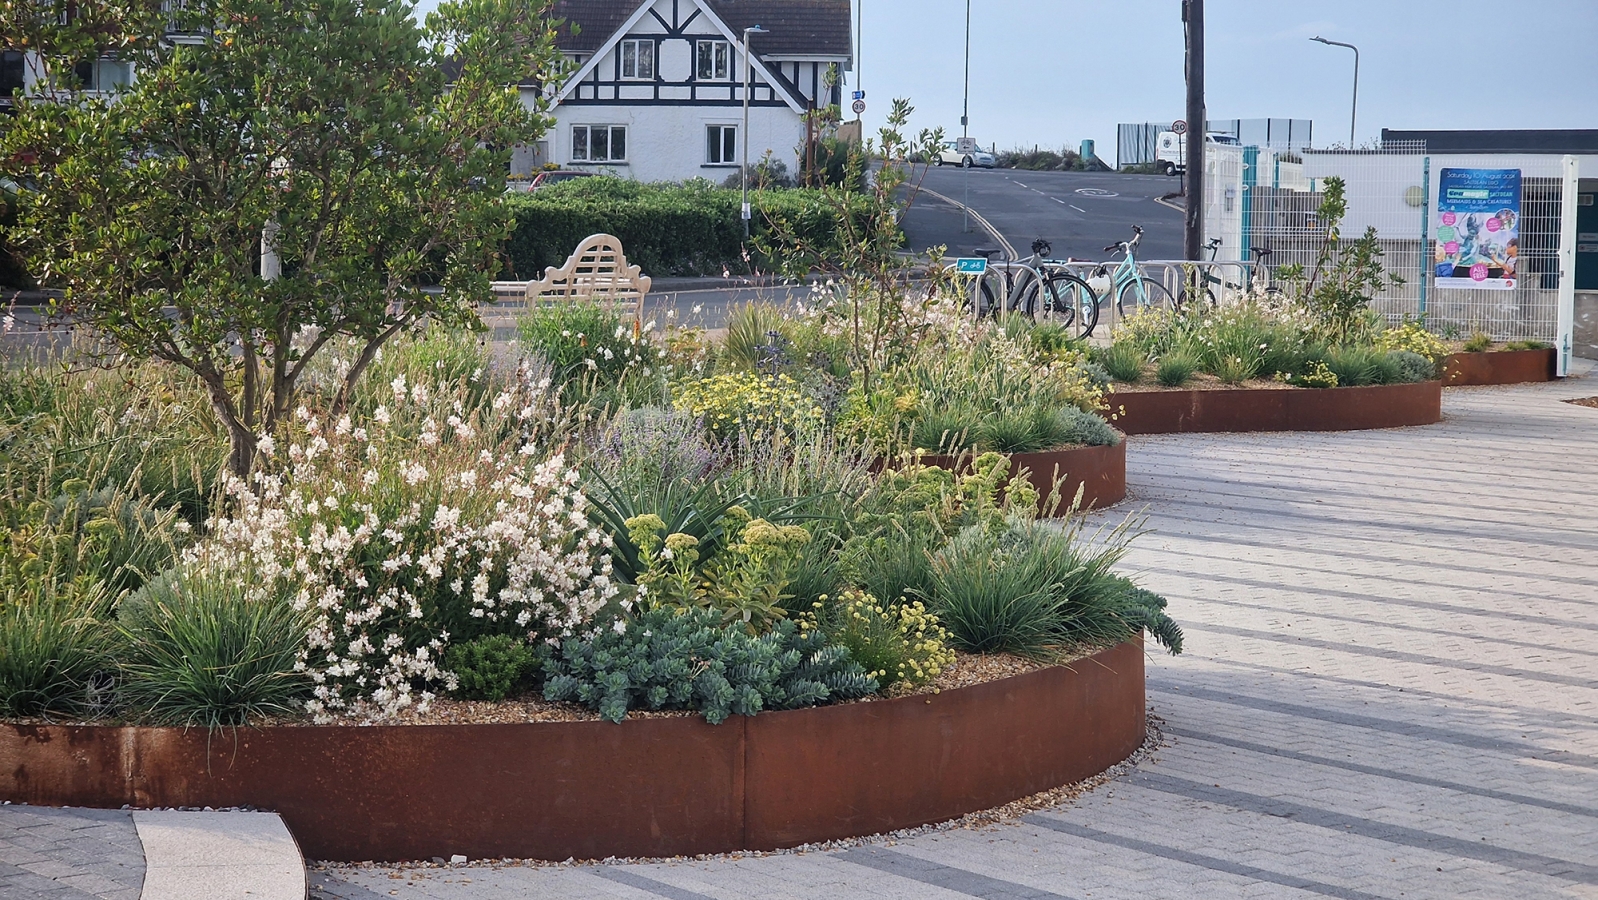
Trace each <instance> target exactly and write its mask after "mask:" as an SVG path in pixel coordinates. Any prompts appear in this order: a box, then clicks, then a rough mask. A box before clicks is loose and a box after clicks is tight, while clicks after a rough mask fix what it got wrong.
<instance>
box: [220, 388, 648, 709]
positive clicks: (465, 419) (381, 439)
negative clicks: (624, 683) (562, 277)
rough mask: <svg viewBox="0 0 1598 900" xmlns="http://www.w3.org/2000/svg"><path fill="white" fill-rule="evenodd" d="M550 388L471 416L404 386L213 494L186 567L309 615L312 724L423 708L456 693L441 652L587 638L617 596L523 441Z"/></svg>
mask: <svg viewBox="0 0 1598 900" xmlns="http://www.w3.org/2000/svg"><path fill="white" fill-rule="evenodd" d="M547 389H548V384H547V382H544V383H540V384H531V385H529V384H525V383H522V384H519V385H517V386H514V387H511V388H508V389H505V390H501V391H499V392H498V393H496V394H494V395H493V398H492V400H491V401H489V402H488V403H486V404H484V406H483V407H482V408H481V409H480V410H473V409H472V408H471V407H469V406H467V405H466V404H464V403H463V402H462V401H461V397H463V396H467V395H468V392H467V386H466V385H465V384H464V383H463V384H461V385H460V386H459V389H455V388H446V389H444V390H442V391H440V389H439V388H438V387H437V386H436V385H429V384H427V383H426V382H421V383H407V381H406V379H405V377H404V375H403V374H402V375H399V376H397V377H396V378H395V379H394V380H393V382H392V383H391V385H390V391H391V399H392V403H391V404H384V405H379V406H377V407H376V408H375V409H374V411H373V412H372V413H371V414H370V416H369V417H362V419H361V420H360V421H352V420H351V419H350V418H349V417H345V418H341V419H340V420H338V421H336V422H327V421H324V420H323V419H321V418H319V417H318V416H317V415H316V414H315V413H313V412H310V411H307V410H305V409H301V410H299V412H298V414H297V415H296V417H295V419H296V421H295V423H294V427H293V428H292V429H291V433H292V436H291V437H290V438H288V439H286V440H287V446H282V447H279V446H274V444H273V442H272V440H271V439H269V438H267V439H263V440H262V442H261V451H262V453H263V454H264V455H266V457H267V465H266V466H265V467H264V468H263V469H262V470H260V471H257V472H256V473H254V474H253V475H252V476H251V479H250V481H249V482H247V483H246V482H244V481H240V480H237V479H235V480H233V481H231V483H229V484H228V486H227V490H228V493H229V495H230V497H229V499H230V503H229V508H228V511H227V513H226V514H225V515H224V516H222V517H220V518H217V519H215V520H214V521H213V522H212V523H211V527H210V531H209V534H208V536H207V538H206V540H205V541H204V542H203V543H202V544H201V545H199V546H198V547H196V548H195V549H194V550H193V551H191V552H190V557H191V562H194V563H198V564H202V565H204V566H206V567H207V568H208V569H210V570H211V571H213V572H216V571H220V572H237V573H244V572H253V573H255V574H254V576H253V577H254V578H255V579H256V581H257V589H258V590H261V591H263V592H268V591H274V590H275V591H280V592H281V593H282V595H283V596H287V597H290V598H291V599H292V602H293V604H294V606H295V607H296V608H299V609H302V610H304V609H312V610H314V613H313V619H312V624H311V626H310V629H309V632H308V633H307V635H306V638H305V648H304V651H303V653H302V655H301V665H302V666H303V667H304V668H305V669H306V670H308V672H309V674H310V677H311V678H312V680H313V682H314V684H315V690H314V697H313V699H312V700H311V701H309V704H308V706H309V711H310V712H311V713H312V714H313V716H315V717H316V718H317V719H318V720H319V721H326V720H327V719H328V718H330V717H331V715H333V714H335V713H351V714H356V715H363V716H381V715H391V714H393V713H395V712H397V711H399V710H400V709H403V708H405V707H407V706H411V705H413V704H415V705H420V706H425V705H426V704H428V703H429V702H431V701H432V700H433V699H434V697H435V696H436V695H437V693H438V692H439V691H440V690H453V689H454V688H455V686H456V679H455V676H454V674H453V673H451V672H449V671H446V670H445V668H444V667H443V651H444V650H445V648H446V646H447V645H448V644H449V643H450V642H452V641H464V640H469V639H471V638H475V637H479V636H483V635H488V634H509V635H514V636H517V637H519V638H522V639H526V640H529V641H532V640H539V639H544V640H552V639H556V638H559V637H564V636H570V635H574V634H586V633H588V631H589V629H590V628H591V623H592V622H593V620H594V617H595V615H596V614H597V613H598V612H599V611H600V610H601V609H602V608H603V607H604V606H605V605H606V603H607V602H608V601H610V600H611V599H612V598H613V597H614V596H615V595H616V587H615V585H614V584H613V583H612V580H611V561H610V555H609V539H608V538H607V537H606V536H605V534H604V533H603V532H601V531H600V530H598V529H595V528H594V527H592V526H591V525H590V524H589V521H588V514H587V513H588V501H587V498H586V497H585V496H584V495H583V492H582V491H581V490H580V487H579V483H578V473H577V471H576V470H575V469H573V468H572V467H570V466H568V465H567V463H566V460H565V459H564V457H563V456H562V454H561V453H559V452H554V453H550V452H548V451H546V450H545V449H544V448H543V447H541V446H540V445H539V443H537V442H535V441H533V440H531V439H530V438H529V434H530V433H533V432H530V430H529V429H536V426H537V424H538V422H539V420H540V417H541V416H542V415H543V409H544V408H543V405H542V404H543V403H544V401H545V398H546V397H547Z"/></svg>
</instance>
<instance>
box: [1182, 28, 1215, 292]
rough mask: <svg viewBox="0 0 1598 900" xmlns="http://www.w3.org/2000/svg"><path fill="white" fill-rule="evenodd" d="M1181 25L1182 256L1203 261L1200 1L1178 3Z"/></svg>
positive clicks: (1205, 135) (1205, 144)
mask: <svg viewBox="0 0 1598 900" xmlns="http://www.w3.org/2000/svg"><path fill="white" fill-rule="evenodd" d="M1182 22H1183V23H1184V24H1185V25H1186V26H1187V27H1186V31H1187V152H1186V153H1184V154H1182V163H1183V168H1184V169H1185V170H1186V172H1187V221H1186V222H1185V223H1184V228H1183V233H1182V255H1183V257H1184V258H1186V259H1190V260H1200V259H1203V258H1204V257H1203V254H1202V251H1203V249H1204V162H1205V160H1204V157H1205V151H1207V150H1209V120H1208V118H1207V117H1206V115H1205V112H1204V0H1182Z"/></svg>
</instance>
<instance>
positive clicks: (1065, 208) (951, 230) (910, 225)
mask: <svg viewBox="0 0 1598 900" xmlns="http://www.w3.org/2000/svg"><path fill="white" fill-rule="evenodd" d="M921 186H922V187H923V188H925V189H926V190H925V191H923V192H922V193H921V195H920V196H919V197H918V198H917V199H916V202H915V204H914V205H913V206H912V207H911V209H910V212H909V214H908V215H907V216H906V217H905V234H906V237H908V238H909V244H910V247H911V249H914V250H917V251H924V250H926V249H927V248H929V247H933V246H937V245H939V244H942V245H946V246H947V247H948V248H949V252H950V254H951V255H957V256H964V255H968V254H969V253H970V252H971V250H972V249H973V248H975V247H979V246H980V247H989V246H993V240H992V239H991V238H990V237H989V236H988V235H987V234H985V233H984V232H983V231H982V230H981V229H980V228H979V227H978V226H976V224H975V223H974V222H973V224H972V228H973V233H969V234H962V233H961V224H962V223H961V219H962V213H961V212H960V210H959V207H958V206H951V205H950V204H949V203H947V202H944V201H943V200H940V199H939V198H938V197H935V196H932V195H931V194H930V193H929V192H936V193H937V194H941V195H942V196H943V197H946V198H949V199H950V200H953V201H959V202H968V204H969V206H970V207H971V208H972V209H974V210H976V211H977V212H978V213H981V214H982V216H983V217H984V218H986V219H987V220H988V221H989V222H991V223H992V224H993V225H994V227H996V228H998V229H999V232H1000V233H1001V234H1003V235H1004V236H1005V237H1006V238H1007V239H1008V240H1009V241H1010V243H1011V244H1013V245H1014V246H1015V249H1016V250H1017V251H1018V252H1020V253H1022V254H1023V255H1024V254H1026V253H1028V252H1030V251H1029V249H1028V248H1030V247H1031V245H1032V241H1033V240H1034V239H1036V238H1040V237H1041V238H1044V239H1045V240H1047V241H1049V242H1050V243H1051V244H1052V245H1053V247H1054V256H1055V257H1056V258H1065V257H1075V258H1077V259H1093V260H1102V259H1105V258H1106V256H1107V255H1106V254H1105V252H1104V247H1105V246H1106V245H1108V244H1111V243H1113V242H1115V241H1122V240H1126V239H1127V238H1129V237H1131V236H1132V226H1133V225H1142V226H1143V229H1144V235H1143V245H1142V247H1141V249H1140V252H1139V255H1140V256H1141V257H1142V258H1144V259H1177V258H1180V257H1181V255H1182V214H1181V213H1180V212H1178V211H1177V210H1175V209H1172V208H1171V207H1168V206H1165V205H1163V204H1160V203H1156V202H1155V199H1156V198H1158V197H1161V196H1163V195H1165V194H1167V193H1169V192H1171V191H1174V190H1176V189H1177V188H1178V187H1180V182H1179V181H1178V180H1177V179H1174V178H1166V177H1164V176H1162V175H1119V174H1116V173H1113V172H1024V171H1020V170H1017V169H956V168H952V167H942V168H931V169H928V170H926V175H925V178H924V179H922V181H921ZM968 188H969V194H967V189H968ZM967 196H969V198H970V199H969V201H966V199H965V198H966V197H967Z"/></svg>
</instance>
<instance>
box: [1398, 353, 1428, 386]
mask: <svg viewBox="0 0 1598 900" xmlns="http://www.w3.org/2000/svg"><path fill="white" fill-rule="evenodd" d="M1387 358H1388V359H1389V360H1391V361H1392V363H1393V366H1394V368H1395V369H1396V371H1397V375H1396V377H1395V378H1394V379H1393V383H1394V384H1413V383H1415V382H1419V381H1431V380H1432V379H1433V378H1436V377H1437V365H1436V363H1434V362H1432V361H1431V360H1430V359H1427V358H1426V357H1424V356H1421V355H1420V354H1419V353H1411V352H1409V351H1408V350H1394V351H1392V352H1390V353H1388V354H1387Z"/></svg>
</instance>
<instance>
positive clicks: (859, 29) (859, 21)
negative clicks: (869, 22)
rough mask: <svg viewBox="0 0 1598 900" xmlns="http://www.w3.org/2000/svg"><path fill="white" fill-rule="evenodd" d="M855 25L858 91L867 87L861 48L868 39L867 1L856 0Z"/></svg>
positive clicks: (862, 129)
mask: <svg viewBox="0 0 1598 900" xmlns="http://www.w3.org/2000/svg"><path fill="white" fill-rule="evenodd" d="M855 15H856V18H855V26H854V88H855V90H857V91H863V90H865V89H866V78H865V71H866V65H865V63H864V62H863V61H862V57H861V54H860V48H861V46H862V45H863V44H864V43H865V40H866V2H865V0H855ZM861 115H862V114H861V113H855V114H854V120H855V121H856V122H858V121H860V117H861ZM865 137H866V134H865V128H864V127H862V128H861V129H860V139H861V140H862V141H863V140H865Z"/></svg>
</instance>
